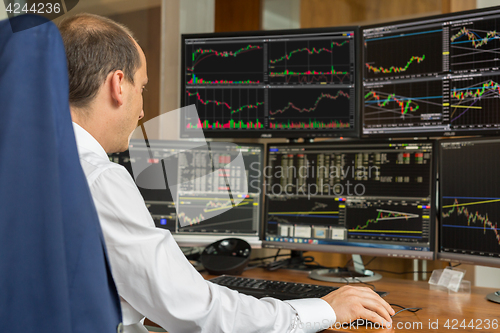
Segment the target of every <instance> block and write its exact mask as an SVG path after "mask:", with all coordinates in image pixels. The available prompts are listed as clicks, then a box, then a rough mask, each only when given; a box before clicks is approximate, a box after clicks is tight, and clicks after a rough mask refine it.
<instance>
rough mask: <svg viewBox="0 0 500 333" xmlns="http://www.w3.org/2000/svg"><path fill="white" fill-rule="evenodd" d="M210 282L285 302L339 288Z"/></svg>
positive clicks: (220, 279)
mask: <svg viewBox="0 0 500 333" xmlns="http://www.w3.org/2000/svg"><path fill="white" fill-rule="evenodd" d="M209 281H210V282H213V283H215V284H218V285H221V286H225V287H228V288H229V289H233V290H236V291H238V292H240V293H242V294H246V295H250V296H254V297H257V298H262V297H274V298H277V299H280V300H283V301H285V300H290V299H298V298H321V297H323V296H325V295H327V294H329V293H331V292H332V291H334V290H337V289H338V288H339V287H330V286H318V285H315V284H305V283H294V282H281V281H272V280H260V279H250V278H244V277H237V276H229V275H221V276H219V277H216V278H213V279H211V280H209ZM376 293H377V294H379V295H380V296H381V297H384V296H385V295H387V293H386V292H383V291H376Z"/></svg>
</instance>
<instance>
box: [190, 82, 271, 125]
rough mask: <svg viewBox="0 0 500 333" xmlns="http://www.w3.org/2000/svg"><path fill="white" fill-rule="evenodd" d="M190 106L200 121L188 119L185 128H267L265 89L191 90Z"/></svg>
mask: <svg viewBox="0 0 500 333" xmlns="http://www.w3.org/2000/svg"><path fill="white" fill-rule="evenodd" d="M185 96H186V100H187V101H188V104H195V105H196V108H197V110H198V117H199V119H194V118H191V117H189V116H186V117H185V119H184V127H185V129H187V130H189V129H195V128H203V129H204V130H212V129H214V130H234V129H246V130H252V129H254V130H258V129H263V128H264V125H263V122H264V90H263V89H251V88H246V89H244V88H232V89H219V88H213V89H211V88H208V89H201V88H200V89H188V90H186V95H185Z"/></svg>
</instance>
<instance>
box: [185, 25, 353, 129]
mask: <svg viewBox="0 0 500 333" xmlns="http://www.w3.org/2000/svg"><path fill="white" fill-rule="evenodd" d="M356 37H357V30H356V28H342V30H339V29H328V30H326V29H322V30H314V31H313V30H296V31H283V32H277V31H272V32H260V33H253V34H243V33H240V34H238V35H229V34H225V35H221V34H204V35H184V36H183V43H182V47H183V55H182V58H183V59H182V61H183V66H182V70H183V73H182V90H183V91H182V96H181V104H182V106H187V105H195V106H196V109H197V111H198V114H197V115H195V114H185V115H184V116H183V118H182V119H181V136H182V137H186V138H189V137H191V136H192V133H195V132H196V131H199V130H200V129H202V130H203V132H204V134H205V136H206V137H235V136H237V137H317V136H330V137H331V136H356V135H357V132H358V128H357V122H356V110H357V104H358V102H357V96H356V87H355V81H356V75H357V73H356V71H355V69H356V66H355V63H356V61H357V60H356V49H357V47H356V42H357V38H356Z"/></svg>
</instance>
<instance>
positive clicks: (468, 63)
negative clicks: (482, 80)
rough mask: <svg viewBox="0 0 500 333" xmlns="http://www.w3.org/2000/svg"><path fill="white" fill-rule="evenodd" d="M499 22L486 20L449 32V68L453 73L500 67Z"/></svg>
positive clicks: (459, 26)
mask: <svg viewBox="0 0 500 333" xmlns="http://www.w3.org/2000/svg"><path fill="white" fill-rule="evenodd" d="M499 31H500V20H499V19H498V18H496V19H486V20H481V21H475V22H468V23H467V24H463V25H457V26H456V27H453V28H451V30H450V40H449V42H450V60H451V61H450V67H451V69H452V70H454V71H468V70H475V69H492V68H496V67H498V66H499V65H500V49H499V47H500V32H499Z"/></svg>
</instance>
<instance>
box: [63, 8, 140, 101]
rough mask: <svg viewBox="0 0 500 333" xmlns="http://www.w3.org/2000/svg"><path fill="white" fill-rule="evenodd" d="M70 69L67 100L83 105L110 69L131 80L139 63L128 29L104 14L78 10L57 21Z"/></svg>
mask: <svg viewBox="0 0 500 333" xmlns="http://www.w3.org/2000/svg"><path fill="white" fill-rule="evenodd" d="M59 31H60V32H61V35H62V39H63V42H64V47H65V48H66V57H67V60H68V73H69V102H70V104H71V105H72V106H76V107H80V108H84V107H86V106H88V104H89V103H90V102H91V101H92V100H93V99H94V98H95V96H96V95H97V92H98V91H99V88H100V87H101V85H102V84H103V83H104V81H105V80H106V77H107V76H108V74H109V73H111V72H113V71H116V70H122V71H123V73H124V75H125V79H126V80H128V81H129V82H130V83H132V84H133V83H134V74H135V72H136V71H137V69H138V68H139V67H140V65H141V58H140V54H139V51H138V50H137V47H136V45H135V43H134V38H133V36H132V33H131V32H130V30H129V29H127V28H126V27H125V26H123V25H121V24H119V23H116V22H114V21H112V20H110V19H108V18H106V17H102V16H98V15H93V14H78V15H75V16H72V17H69V18H67V19H65V20H63V21H62V22H61V23H60V24H59Z"/></svg>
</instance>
